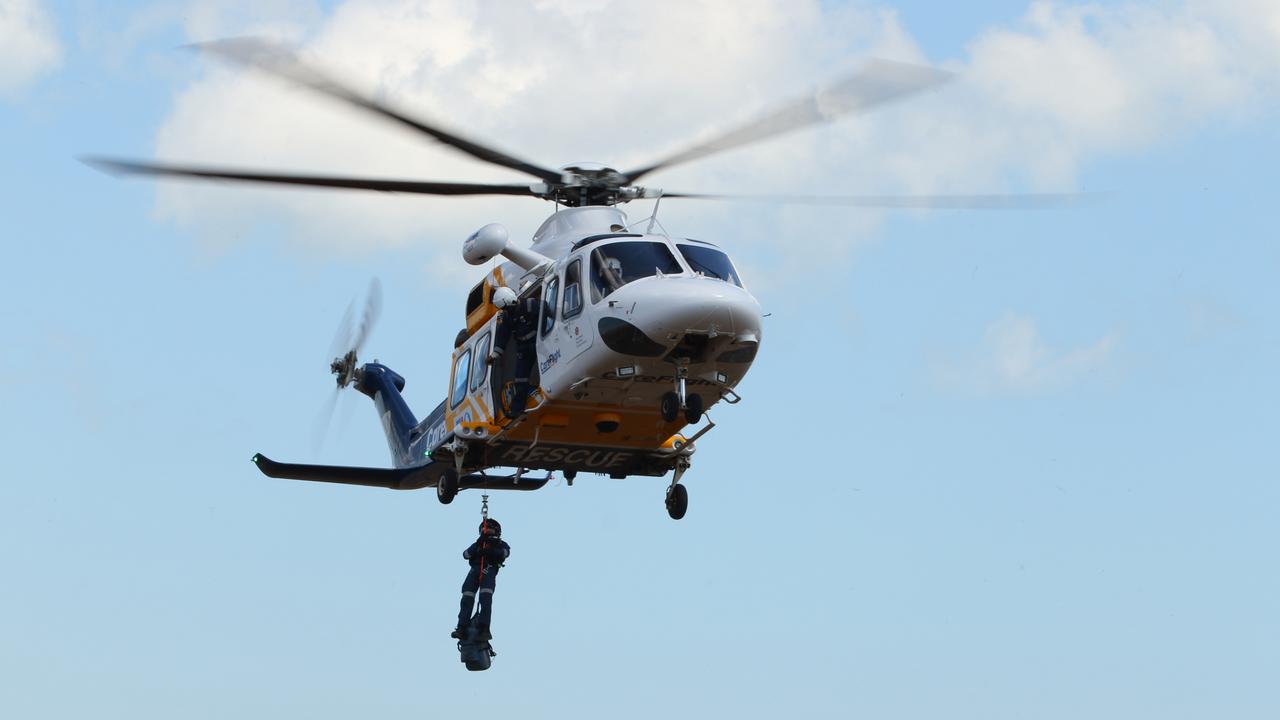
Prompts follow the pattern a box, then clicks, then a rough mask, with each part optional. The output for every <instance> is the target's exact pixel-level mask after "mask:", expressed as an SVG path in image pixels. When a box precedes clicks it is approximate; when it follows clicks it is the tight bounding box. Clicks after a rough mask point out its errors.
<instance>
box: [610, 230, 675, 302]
mask: <svg viewBox="0 0 1280 720" xmlns="http://www.w3.org/2000/svg"><path fill="white" fill-rule="evenodd" d="M683 272H684V270H683V268H681V267H680V263H679V262H677V261H676V258H675V256H674V255H672V254H671V250H670V249H669V248H667V246H666V245H665V244H663V243H660V242H619V243H612V244H610V245H601V246H600V247H597V248H596V249H594V250H592V251H591V302H593V303H596V302H600V300H601V299H602V298H606V297H608V296H609V294H610V293H612V292H613V291H614V290H617V289H618V288H620V287H622V286H623V285H626V284H627V283H629V282H634V281H636V280H639V279H641V278H647V277H653V276H654V275H657V274H658V273H662V274H663V275H679V274H681V273H683Z"/></svg>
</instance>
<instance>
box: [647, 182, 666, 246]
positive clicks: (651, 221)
mask: <svg viewBox="0 0 1280 720" xmlns="http://www.w3.org/2000/svg"><path fill="white" fill-rule="evenodd" d="M661 206H662V191H661V190H659V191H658V199H657V200H654V201H653V214H652V215H650V216H649V227H647V228H645V229H644V234H645V235H652V234H653V226H654V224H655V223H657V222H658V208H659V207H661ZM662 231H663V232H664V233H665V232H666V228H663V229H662Z"/></svg>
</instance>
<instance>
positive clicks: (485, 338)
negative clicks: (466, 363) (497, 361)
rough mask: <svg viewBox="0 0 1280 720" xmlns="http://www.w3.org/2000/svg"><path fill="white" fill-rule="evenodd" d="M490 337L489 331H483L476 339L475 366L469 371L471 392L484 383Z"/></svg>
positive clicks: (487, 366)
mask: <svg viewBox="0 0 1280 720" xmlns="http://www.w3.org/2000/svg"><path fill="white" fill-rule="evenodd" d="M491 339H492V336H491V335H490V334H489V333H485V334H484V335H481V336H480V339H479V340H477V341H476V344H475V349H476V363H475V368H474V369H473V370H472V371H471V391H472V392H475V390H476V388H478V387H480V386H481V385H483V384H484V379H485V376H487V375H488V373H487V372H485V370H487V369H488V368H489V363H488V362H487V361H488V359H489V341H490V340H491Z"/></svg>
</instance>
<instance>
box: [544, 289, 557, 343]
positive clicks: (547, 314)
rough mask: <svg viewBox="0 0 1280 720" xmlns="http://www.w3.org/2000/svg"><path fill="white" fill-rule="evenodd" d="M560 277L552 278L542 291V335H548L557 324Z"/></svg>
mask: <svg viewBox="0 0 1280 720" xmlns="http://www.w3.org/2000/svg"><path fill="white" fill-rule="evenodd" d="M559 293H560V278H551V282H549V283H547V287H546V289H545V290H543V291H542V336H543V337H546V336H547V333H549V332H551V328H553V327H555V326H556V300H557V299H559V298H558V295H559Z"/></svg>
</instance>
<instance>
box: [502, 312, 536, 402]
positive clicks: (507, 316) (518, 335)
mask: <svg viewBox="0 0 1280 720" xmlns="http://www.w3.org/2000/svg"><path fill="white" fill-rule="evenodd" d="M501 312H502V316H501V317H499V318H498V328H497V330H496V331H494V337H493V355H492V357H493V358H494V361H495V362H496V361H497V360H498V359H500V358H501V357H502V351H503V350H505V349H506V347H507V339H508V338H511V337H514V338H515V340H516V366H515V378H514V380H515V384H516V386H515V392H514V394H513V396H512V398H511V412H510V413H509V416H510V417H513V418H515V417H520V416H521V415H523V414H524V406H525V402H526V401H527V400H528V398H529V373H531V372H533V363H534V362H535V361H536V360H537V358H538V349H537V343H536V342H535V340H536V339H537V337H538V299H537V298H532V297H529V298H525V299H523V300H520V301H518V302H516V304H515V305H512V306H510V307H506V308H503V309H502V311H501Z"/></svg>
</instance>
